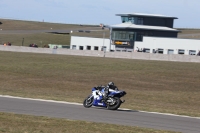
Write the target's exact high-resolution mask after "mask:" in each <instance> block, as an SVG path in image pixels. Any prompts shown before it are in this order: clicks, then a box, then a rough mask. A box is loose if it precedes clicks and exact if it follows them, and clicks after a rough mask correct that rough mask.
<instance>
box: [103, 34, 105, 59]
mask: <svg viewBox="0 0 200 133" xmlns="http://www.w3.org/2000/svg"><path fill="white" fill-rule="evenodd" d="M104 41H105V31H104V32H103V57H105V49H104Z"/></svg>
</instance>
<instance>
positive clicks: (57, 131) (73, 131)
mask: <svg viewBox="0 0 200 133" xmlns="http://www.w3.org/2000/svg"><path fill="white" fill-rule="evenodd" d="M0 133H175V132H170V131H161V130H154V129H147V128H139V127H131V126H119V125H112V124H103V123H94V122H84V121H75V120H66V119H55V118H48V117H36V116H29V115H16V114H10V113H0Z"/></svg>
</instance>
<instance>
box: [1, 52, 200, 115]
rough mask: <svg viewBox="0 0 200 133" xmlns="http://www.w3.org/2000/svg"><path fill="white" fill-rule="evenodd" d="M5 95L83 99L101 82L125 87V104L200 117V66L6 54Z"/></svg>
mask: <svg viewBox="0 0 200 133" xmlns="http://www.w3.org/2000/svg"><path fill="white" fill-rule="evenodd" d="M0 60H1V62H0V75H1V76H0V84H1V86H0V94H4V95H14V96H22V97H32V98H44V99H54V100H64V101H70V102H80V103H82V101H83V99H84V98H85V97H86V96H87V95H88V94H90V93H91V88H92V87H93V86H96V85H100V84H106V83H108V82H109V81H114V82H115V83H116V84H117V86H118V87H119V88H120V89H122V90H125V91H126V92H127V95H126V96H125V99H126V102H125V103H124V104H123V105H122V107H125V108H130V109H133V110H146V111H158V112H167V113H174V114H181V115H190V116H200V111H199V110H200V97H199V96H200V84H199V81H200V69H199V68H200V64H199V63H180V62H164V61H143V60H128V59H111V58H98V57H81V56H67V55H49V54H31V53H14V52H0Z"/></svg>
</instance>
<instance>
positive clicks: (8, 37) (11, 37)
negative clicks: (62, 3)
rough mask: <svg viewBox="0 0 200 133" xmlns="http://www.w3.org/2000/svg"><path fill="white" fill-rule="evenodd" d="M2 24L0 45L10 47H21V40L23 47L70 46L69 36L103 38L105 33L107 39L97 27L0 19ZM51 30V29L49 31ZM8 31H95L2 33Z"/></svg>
mask: <svg viewBox="0 0 200 133" xmlns="http://www.w3.org/2000/svg"><path fill="white" fill-rule="evenodd" d="M0 22H2V23H3V24H1V25H0V29H3V30H2V31H1V32H0V33H1V34H0V44H3V43H7V42H11V44H12V45H15V46H21V45H22V40H23V38H24V44H23V45H24V46H28V45H29V44H31V43H36V44H37V45H38V46H39V47H42V46H44V45H45V44H61V45H70V38H71V36H86V37H97V38H103V32H105V33H106V34H105V37H106V38H109V31H108V30H106V29H105V30H102V29H101V28H100V27H98V26H91V25H82V26H80V25H73V24H58V23H45V22H33V21H19V20H7V19H0ZM51 28H52V29H51ZM9 30H13V31H14V30H27V31H29V30H49V32H50V31H54V30H67V31H71V30H73V31H74V30H87V31H88V30H97V31H91V32H90V33H86V32H73V33H72V34H67V35H63V34H51V33H42V32H41V33H28V34H24V33H20V32H18V33H15V34H13V33H6V32H4V31H9Z"/></svg>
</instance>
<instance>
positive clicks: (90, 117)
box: [0, 96, 200, 133]
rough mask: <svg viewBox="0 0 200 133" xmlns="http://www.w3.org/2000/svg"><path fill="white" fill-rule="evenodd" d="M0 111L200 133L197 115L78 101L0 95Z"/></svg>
mask: <svg viewBox="0 0 200 133" xmlns="http://www.w3.org/2000/svg"><path fill="white" fill-rule="evenodd" d="M0 112H11V113H16V114H28V115H36V116H48V117H55V118H66V119H72V120H83V121H91V122H103V123H110V124H119V125H128V126H139V127H146V128H154V129H161V130H170V131H179V132H183V133H200V119H199V118H190V117H180V116H170V115H163V114H153V113H145V112H138V111H133V110H117V111H110V110H107V109H103V108H95V107H92V108H89V109H87V108H84V107H83V106H82V105H78V104H70V103H65V102H53V101H41V100H31V99H23V98H14V97H5V96H0Z"/></svg>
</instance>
